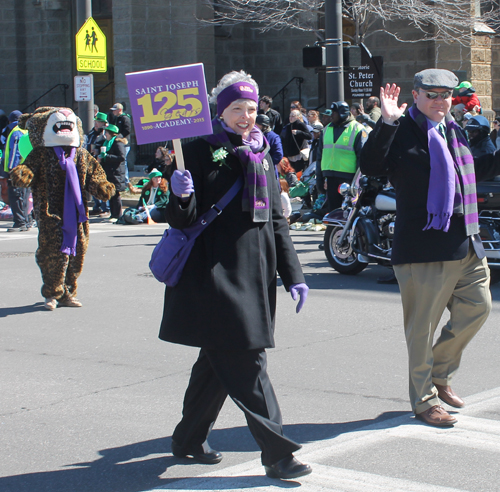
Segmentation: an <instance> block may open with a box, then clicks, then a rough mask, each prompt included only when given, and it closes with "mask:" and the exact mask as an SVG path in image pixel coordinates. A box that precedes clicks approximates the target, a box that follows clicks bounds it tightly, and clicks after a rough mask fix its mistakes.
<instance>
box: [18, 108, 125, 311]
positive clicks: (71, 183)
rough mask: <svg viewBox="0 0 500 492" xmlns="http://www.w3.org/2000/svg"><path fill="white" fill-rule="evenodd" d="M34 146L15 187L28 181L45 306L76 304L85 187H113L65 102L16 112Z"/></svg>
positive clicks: (98, 192) (98, 191)
mask: <svg viewBox="0 0 500 492" xmlns="http://www.w3.org/2000/svg"><path fill="white" fill-rule="evenodd" d="M19 127H20V128H22V129H26V130H28V135H29V143H30V144H31V146H32V147H33V149H32V150H31V152H30V153H29V154H28V155H27V156H26V158H25V160H24V162H23V163H22V164H20V165H19V166H17V167H16V168H15V169H13V170H12V171H11V173H10V179H11V180H12V183H13V185H14V186H16V187H30V188H31V191H32V193H33V206H34V212H35V218H36V220H37V222H38V249H37V250H36V262H37V264H38V266H39V267H40V270H41V273H42V282H43V286H42V296H43V297H44V298H45V308H46V309H48V310H50V311H53V310H54V309H55V308H56V307H57V306H58V305H59V306H70V307H80V306H81V305H82V304H81V303H80V301H79V300H78V299H77V298H76V289H77V283H76V281H77V279H78V276H79V275H80V273H81V272H82V268H83V259H84V257H85V253H86V251H87V246H88V242H89V223H88V217H87V199H86V196H85V192H86V191H88V192H89V193H90V194H91V195H92V196H95V197H97V198H99V199H100V200H104V201H106V200H109V199H110V198H111V197H112V196H113V195H114V193H115V187H114V185H113V184H111V183H109V182H108V181H107V180H106V173H105V172H104V170H103V168H102V167H101V165H100V164H99V163H98V162H97V161H96V160H95V159H94V158H93V157H92V156H91V155H90V154H89V152H87V151H86V150H85V149H84V148H83V147H82V145H83V138H84V135H83V129H82V122H81V121H80V118H78V117H77V116H76V115H75V113H74V112H73V111H72V110H71V109H69V108H54V107H43V108H38V109H37V110H36V111H35V112H34V113H33V114H24V115H22V116H21V117H20V118H19Z"/></svg>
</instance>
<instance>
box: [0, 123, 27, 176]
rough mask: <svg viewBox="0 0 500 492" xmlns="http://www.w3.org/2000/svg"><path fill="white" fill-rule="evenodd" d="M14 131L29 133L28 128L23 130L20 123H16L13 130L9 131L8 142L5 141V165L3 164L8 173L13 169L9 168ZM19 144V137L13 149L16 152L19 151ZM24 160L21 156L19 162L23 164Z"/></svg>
mask: <svg viewBox="0 0 500 492" xmlns="http://www.w3.org/2000/svg"><path fill="white" fill-rule="evenodd" d="M14 132H21V133H22V134H23V135H24V134H26V133H28V130H21V128H19V126H18V125H16V126H15V127H14V128H12V130H11V132H10V133H9V137H8V138H7V142H6V143H5V153H4V166H3V170H4V171H5V172H6V173H8V172H10V171H12V169H9V164H10V162H9V160H10V150H11V149H10V138H11V137H12V136H13V134H14ZM18 146H19V139H17V140H16V141H15V142H14V146H13V149H12V151H13V152H14V154H15V153H16V151H17V147H18ZM23 162H24V157H23V156H21V160H20V161H19V164H22V163H23Z"/></svg>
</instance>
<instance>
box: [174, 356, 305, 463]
mask: <svg viewBox="0 0 500 492" xmlns="http://www.w3.org/2000/svg"><path fill="white" fill-rule="evenodd" d="M266 368H267V357H266V351H265V350H234V351H233V350H209V349H203V348H202V349H201V350H200V355H199V357H198V360H197V361H196V362H195V364H194V366H193V369H192V372H191V379H190V380H189V385H188V388H187V390H186V394H185V396H184V408H183V411H182V420H181V421H180V422H179V424H178V425H177V427H176V428H175V431H174V433H173V435H172V439H173V440H174V441H175V442H176V443H177V444H179V445H180V446H181V447H182V448H184V449H192V448H193V447H195V446H199V445H201V444H203V442H205V440H206V439H207V437H208V435H209V434H210V431H211V430H212V427H213V425H214V423H215V420H216V419H217V416H218V415H219V412H220V410H221V408H222V405H223V404H224V401H225V400H226V397H227V395H229V396H230V397H231V398H232V399H233V401H234V402H235V403H236V405H238V407H240V408H241V410H243V412H244V413H245V418H246V420H247V423H248V427H249V429H250V432H251V433H252V435H253V437H254V438H255V440H256V441H257V444H258V445H259V447H260V449H261V450H262V456H261V460H262V464H263V465H272V464H274V463H276V462H277V461H279V460H281V459H282V458H284V457H285V456H288V455H290V454H291V453H293V452H294V451H297V450H298V449H300V448H301V445H300V444H297V443H296V442H294V441H292V440H290V439H288V438H287V437H285V436H284V435H283V426H282V423H281V411H280V408H279V404H278V401H277V399H276V395H275V393H274V390H273V387H272V384H271V381H270V380H269V376H268V374H267V370H266Z"/></svg>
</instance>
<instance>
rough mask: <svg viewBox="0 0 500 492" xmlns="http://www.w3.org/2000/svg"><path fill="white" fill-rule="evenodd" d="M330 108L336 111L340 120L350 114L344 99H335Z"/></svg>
mask: <svg viewBox="0 0 500 492" xmlns="http://www.w3.org/2000/svg"><path fill="white" fill-rule="evenodd" d="M331 110H332V111H336V112H337V113H338V114H339V116H340V121H344V120H346V119H347V118H348V117H349V115H350V114H351V110H350V108H349V104H347V103H346V102H345V101H337V102H334V103H332V105H331Z"/></svg>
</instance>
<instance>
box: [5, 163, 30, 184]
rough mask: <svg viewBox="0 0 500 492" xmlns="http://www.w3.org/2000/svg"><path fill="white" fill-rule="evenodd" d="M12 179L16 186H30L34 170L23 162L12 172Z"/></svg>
mask: <svg viewBox="0 0 500 492" xmlns="http://www.w3.org/2000/svg"><path fill="white" fill-rule="evenodd" d="M10 179H11V181H12V185H13V186H15V187H16V188H29V186H30V184H31V181H32V180H33V171H31V169H30V168H29V167H27V166H24V165H23V164H21V165H19V166H17V167H15V168H14V169H13V170H12V171H11V172H10Z"/></svg>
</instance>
